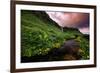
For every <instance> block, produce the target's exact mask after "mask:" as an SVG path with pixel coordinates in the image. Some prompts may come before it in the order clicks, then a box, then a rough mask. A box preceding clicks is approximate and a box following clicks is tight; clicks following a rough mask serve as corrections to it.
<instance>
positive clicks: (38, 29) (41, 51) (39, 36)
mask: <svg viewBox="0 0 100 73" xmlns="http://www.w3.org/2000/svg"><path fill="white" fill-rule="evenodd" d="M21 14H22V15H21V55H22V57H31V56H36V55H39V56H41V55H46V54H48V52H49V51H50V50H52V49H54V48H60V47H61V45H62V44H63V43H64V42H65V40H68V39H73V38H74V39H75V40H78V41H79V42H80V47H81V55H82V59H88V57H89V45H88V44H89V42H88V40H86V39H85V38H84V37H83V35H82V34H81V33H80V32H79V31H78V30H74V29H67V30H65V31H64V32H62V31H61V29H60V28H59V27H57V26H56V25H54V24H53V23H52V22H50V21H44V19H45V18H42V17H38V16H37V15H36V14H34V12H31V11H24V10H23V11H22V12H21ZM40 16H41V14H40ZM76 35H77V37H76Z"/></svg>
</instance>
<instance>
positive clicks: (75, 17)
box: [46, 12, 89, 34]
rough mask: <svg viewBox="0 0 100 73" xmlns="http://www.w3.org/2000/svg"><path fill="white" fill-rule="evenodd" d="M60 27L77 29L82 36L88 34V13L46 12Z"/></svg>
mask: <svg viewBox="0 0 100 73" xmlns="http://www.w3.org/2000/svg"><path fill="white" fill-rule="evenodd" d="M46 13H47V14H48V15H49V17H50V18H51V19H52V20H53V21H55V22H56V23H57V24H58V25H59V26H61V27H69V28H70V27H71V28H78V29H79V31H80V32H82V33H83V34H89V13H78V12H46Z"/></svg>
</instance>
